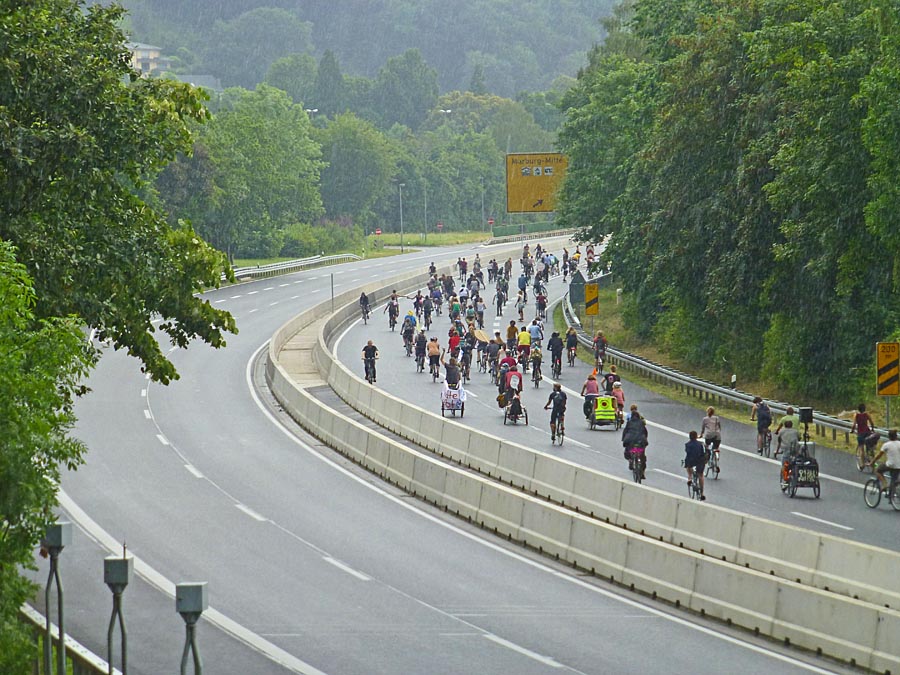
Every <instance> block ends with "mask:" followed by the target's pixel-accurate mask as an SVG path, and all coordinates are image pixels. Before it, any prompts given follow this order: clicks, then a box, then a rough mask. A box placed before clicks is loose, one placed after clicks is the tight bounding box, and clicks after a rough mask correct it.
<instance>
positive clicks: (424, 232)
mask: <svg viewBox="0 0 900 675" xmlns="http://www.w3.org/2000/svg"><path fill="white" fill-rule="evenodd" d="M422 184H423V186H424V187H425V192H424V195H425V223H424V224H423V225H422V245H425V244H427V243H428V181H422Z"/></svg>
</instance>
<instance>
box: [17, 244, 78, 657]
mask: <svg viewBox="0 0 900 675" xmlns="http://www.w3.org/2000/svg"><path fill="white" fill-rule="evenodd" d="M36 301H37V298H36V296H35V292H34V288H33V285H32V282H31V279H30V277H29V276H28V273H27V271H26V270H25V266H24V265H22V264H20V263H17V262H16V260H15V252H14V249H13V247H12V246H11V245H10V244H9V243H8V242H2V241H0V671H2V672H4V673H13V672H18V673H23V672H26V671H27V670H28V667H27V663H28V660H27V657H28V656H29V654H28V649H29V647H30V644H29V642H30V641H29V640H28V635H27V632H26V631H25V630H24V629H23V627H22V625H21V624H20V623H19V622H18V620H17V614H18V611H19V607H21V605H22V603H23V602H24V601H26V600H27V599H28V598H29V597H31V595H32V594H33V593H34V590H35V587H34V586H33V585H32V584H31V583H29V582H28V581H27V580H26V579H24V578H22V577H21V576H20V575H19V567H20V566H21V567H27V568H33V567H34V563H33V560H34V550H35V548H36V547H37V545H38V543H39V542H40V539H41V536H42V535H43V533H44V531H45V530H46V528H47V525H48V524H49V523H50V522H51V521H52V520H53V512H52V507H53V506H54V505H55V504H56V490H57V488H56V486H57V485H58V484H59V480H60V467H61V466H65V467H67V468H69V469H72V468H74V467H76V466H77V465H78V464H80V463H81V462H82V457H83V454H84V452H85V447H84V446H83V445H82V444H81V443H80V442H79V441H76V440H74V439H72V438H69V437H68V436H67V433H68V432H69V431H70V430H71V427H72V425H73V423H74V421H75V418H74V415H73V414H72V402H73V399H74V397H75V396H76V394H78V393H79V392H80V391H81V385H80V382H81V381H82V379H83V378H84V377H85V376H86V375H87V373H88V370H89V369H90V367H91V366H92V365H93V362H94V357H95V354H94V352H93V350H92V349H91V348H90V346H89V345H88V343H87V342H86V341H85V339H84V336H83V333H82V332H81V330H80V328H79V320H78V319H77V318H76V317H70V318H65V319H47V320H43V321H41V320H38V319H37V317H36V316H35V314H34V312H33V308H34V306H35V303H36ZM32 648H33V647H32Z"/></svg>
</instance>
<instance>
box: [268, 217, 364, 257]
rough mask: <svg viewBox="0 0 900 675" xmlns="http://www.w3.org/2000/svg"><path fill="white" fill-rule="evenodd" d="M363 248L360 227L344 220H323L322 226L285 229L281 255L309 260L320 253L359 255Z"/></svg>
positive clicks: (300, 226)
mask: <svg viewBox="0 0 900 675" xmlns="http://www.w3.org/2000/svg"><path fill="white" fill-rule="evenodd" d="M362 248H363V232H362V228H360V227H359V226H358V225H352V224H351V223H350V222H349V221H344V220H339V221H333V220H323V221H322V223H321V224H320V225H307V224H305V223H296V224H294V225H289V226H288V227H287V228H286V229H285V233H284V246H283V247H282V249H281V255H282V256H284V257H288V258H308V257H309V256H314V255H317V254H319V253H324V254H325V255H329V254H332V253H341V252H350V253H357V254H359V253H360V252H361V251H362Z"/></svg>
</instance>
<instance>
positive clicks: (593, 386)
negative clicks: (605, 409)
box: [581, 373, 600, 419]
mask: <svg viewBox="0 0 900 675" xmlns="http://www.w3.org/2000/svg"><path fill="white" fill-rule="evenodd" d="M581 395H582V396H584V416H585V417H586V418H587V419H591V416H592V415H593V414H594V409H595V408H596V407H597V399H598V398H599V396H600V383H599V382H597V376H596V375H594V373H591V374H590V375H588V378H587V380H585V382H584V384H583V385H581Z"/></svg>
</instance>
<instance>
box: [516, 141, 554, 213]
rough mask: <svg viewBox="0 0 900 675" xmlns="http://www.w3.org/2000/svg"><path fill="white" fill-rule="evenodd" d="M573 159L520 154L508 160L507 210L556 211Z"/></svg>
mask: <svg viewBox="0 0 900 675" xmlns="http://www.w3.org/2000/svg"><path fill="white" fill-rule="evenodd" d="M568 166H569V158H568V157H566V156H565V155H563V154H562V153H559V152H520V153H514V154H510V155H507V156H506V210H507V212H508V213H542V212H546V211H554V210H555V209H556V193H557V192H558V191H559V186H560V185H561V184H562V180H563V178H565V176H566V169H567V168H568Z"/></svg>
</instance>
